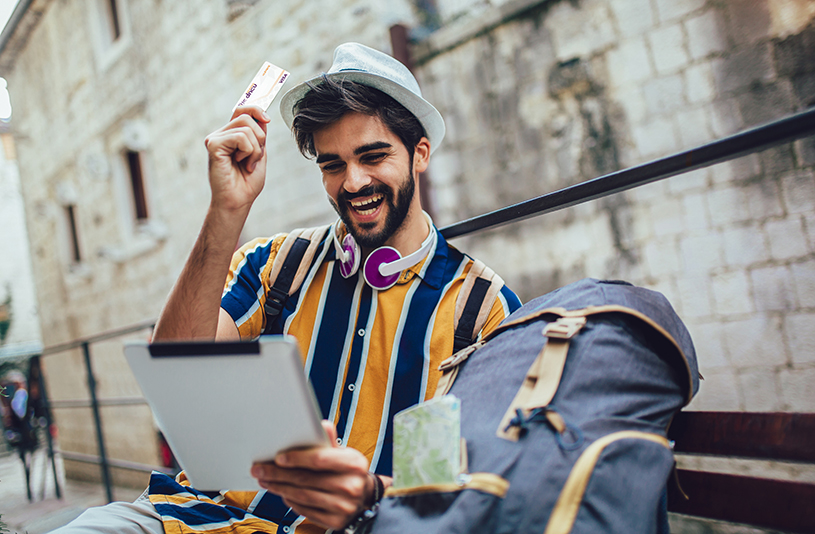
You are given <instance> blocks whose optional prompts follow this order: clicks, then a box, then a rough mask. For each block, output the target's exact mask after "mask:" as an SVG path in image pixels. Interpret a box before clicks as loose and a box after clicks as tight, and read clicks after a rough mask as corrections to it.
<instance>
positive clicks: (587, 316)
mask: <svg viewBox="0 0 815 534" xmlns="http://www.w3.org/2000/svg"><path fill="white" fill-rule="evenodd" d="M441 369H442V370H443V371H444V375H443V377H442V379H441V381H440V384H439V388H438V390H437V392H436V395H437V396H439V395H443V394H445V393H447V392H448V391H449V392H450V393H452V394H454V395H455V396H457V397H458V398H459V399H460V400H461V436H462V438H463V439H464V440H466V447H465V448H466V456H467V457H468V459H467V462H468V464H469V465H468V467H467V469H466V472H465V473H463V474H462V475H461V476H460V477H459V479H458V483H456V484H442V485H438V484H437V485H434V486H428V487H414V488H404V489H400V490H393V489H389V490H388V492H387V493H386V497H385V498H384V499H383V500H382V502H381V503H380V507H379V510H378V513H377V515H376V516H375V517H374V518H373V520H372V521H371V522H369V523H368V524H367V525H366V527H367V528H366V529H361V530H370V531H371V532H374V533H377V534H384V533H400V534H401V533H404V532H433V533H451V532H478V533H485V532H495V533H535V534H541V533H545V534H554V533H567V532H581V533H597V532H603V533H608V532H625V533H636V532H643V533H645V532H648V533H653V532H658V531H664V530H665V529H667V520H666V515H665V509H664V493H665V491H664V490H665V487H666V482H667V480H668V478H669V475H670V473H671V471H672V468H673V465H674V461H673V454H672V452H671V447H670V444H669V442H668V440H667V439H666V438H665V435H666V431H667V428H668V426H669V425H670V423H671V420H672V418H673V416H674V415H675V414H676V412H677V411H678V410H679V409H680V408H681V407H682V406H683V405H685V404H687V403H688V402H689V401H690V400H691V398H692V397H693V395H694V394H695V393H696V391H697V389H698V386H699V374H698V371H697V366H696V356H695V352H694V349H693V345H692V343H691V339H690V335H689V334H688V331H687V330H686V329H685V327H684V325H683V324H682V322H681V320H680V319H679V317H678V316H677V315H676V313H675V312H674V311H673V309H672V308H671V306H670V304H669V303H668V301H667V300H666V299H665V298H664V297H663V296H662V295H661V294H659V293H656V292H654V291H650V290H647V289H643V288H639V287H634V286H632V285H630V284H627V283H625V282H616V281H615V282H612V281H598V280H592V279H586V280H581V281H579V282H576V283H574V284H571V285H568V286H566V287H563V288H561V289H558V290H557V291H554V292H552V293H549V294H547V295H545V296H542V297H539V298H537V299H535V300H533V301H531V302H529V303H527V304H526V305H524V306H523V307H522V308H520V309H519V310H517V311H516V312H515V313H513V314H512V315H511V316H510V317H508V318H507V319H506V320H505V321H504V322H503V323H502V324H501V326H499V328H498V329H497V330H495V331H494V332H492V333H491V334H490V335H489V336H487V337H486V339H484V340H482V341H481V342H479V343H477V344H475V345H472V346H470V347H468V348H466V349H465V350H463V351H460V352H458V353H457V354H455V355H453V357H451V358H450V359H448V360H447V361H446V362H444V363H443V364H442V366H441Z"/></svg>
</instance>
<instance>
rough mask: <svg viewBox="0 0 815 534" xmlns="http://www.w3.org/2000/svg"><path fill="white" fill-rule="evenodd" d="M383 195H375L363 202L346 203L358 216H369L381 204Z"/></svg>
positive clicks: (352, 201)
mask: <svg viewBox="0 0 815 534" xmlns="http://www.w3.org/2000/svg"><path fill="white" fill-rule="evenodd" d="M384 199H385V195H382V194H377V195H374V196H372V197H371V198H368V199H365V200H356V201H355V200H351V201H349V202H348V203H349V204H350V205H351V207H352V208H353V209H354V211H356V212H357V213H359V214H360V215H371V214H372V213H373V212H375V211H376V209H377V208H378V207H379V206H380V205H381V204H382V201H383V200H384Z"/></svg>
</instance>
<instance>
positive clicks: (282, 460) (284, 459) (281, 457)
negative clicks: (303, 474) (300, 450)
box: [274, 454, 289, 465]
mask: <svg viewBox="0 0 815 534" xmlns="http://www.w3.org/2000/svg"><path fill="white" fill-rule="evenodd" d="M274 463H276V464H277V465H289V457H288V456H286V455H285V454H278V455H277V458H275V459H274Z"/></svg>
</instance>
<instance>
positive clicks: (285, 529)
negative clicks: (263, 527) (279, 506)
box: [283, 525, 291, 532]
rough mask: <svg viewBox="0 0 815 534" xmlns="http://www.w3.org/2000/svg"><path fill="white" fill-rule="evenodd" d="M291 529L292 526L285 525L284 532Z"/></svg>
mask: <svg viewBox="0 0 815 534" xmlns="http://www.w3.org/2000/svg"><path fill="white" fill-rule="evenodd" d="M289 531H291V527H289V526H288V525H286V526H284V527H283V532H289Z"/></svg>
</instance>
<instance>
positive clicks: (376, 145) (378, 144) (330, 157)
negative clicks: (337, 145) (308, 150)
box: [315, 141, 393, 165]
mask: <svg viewBox="0 0 815 534" xmlns="http://www.w3.org/2000/svg"><path fill="white" fill-rule="evenodd" d="M382 148H393V145H392V144H390V143H386V142H385V141H374V142H373V143H368V144H367V145H362V146H359V147H357V148H355V149H354V155H355V156H359V155H360V154H364V153H365V152H370V151H372V150H380V149H382ZM336 159H340V156H339V154H330V153H326V154H320V155H319V156H317V159H316V160H315V161H316V162H317V164H318V165H319V164H320V163H325V162H326V161H334V160H336Z"/></svg>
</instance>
